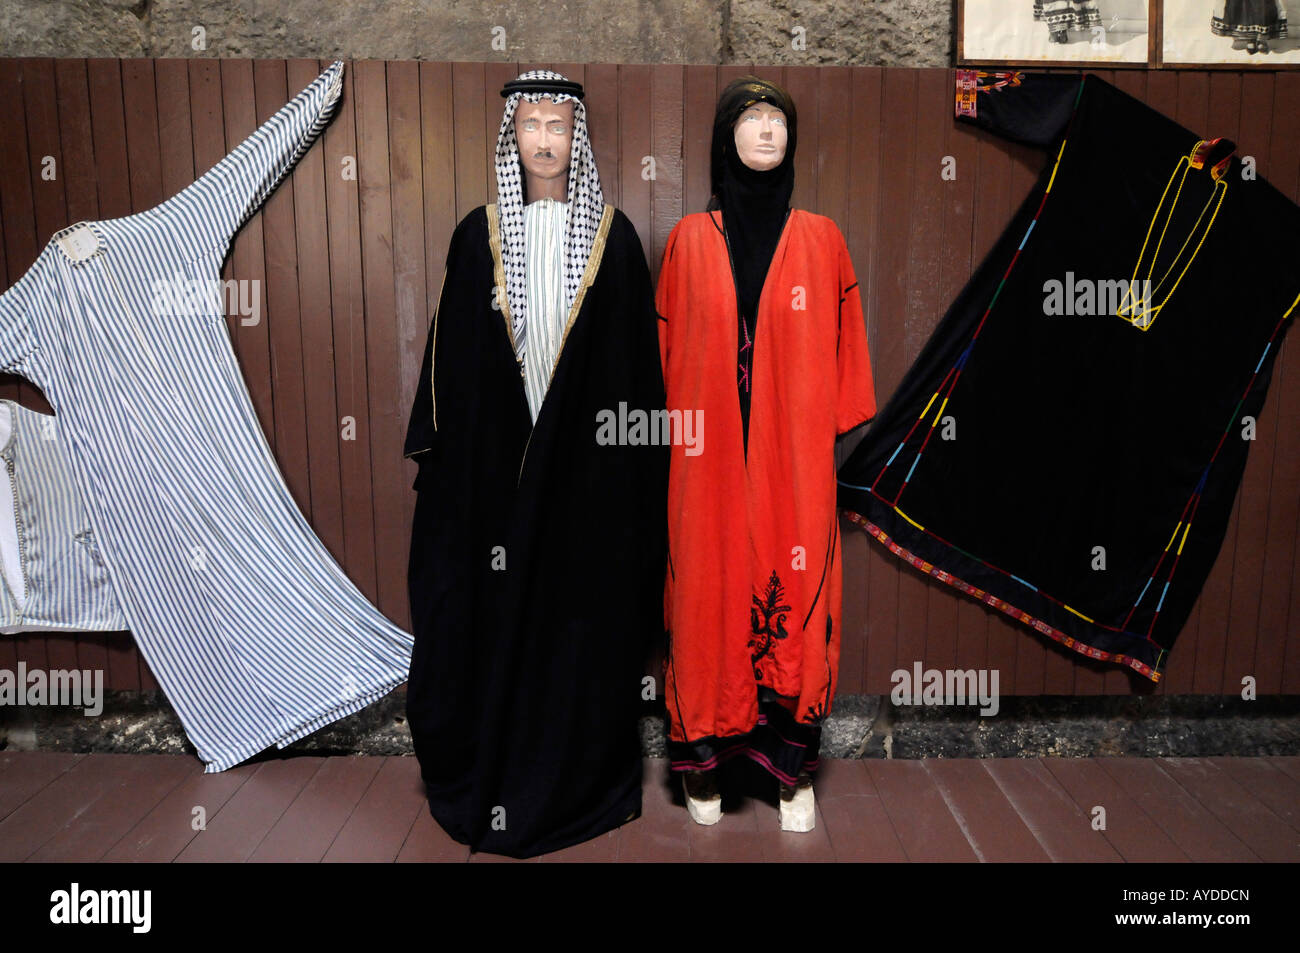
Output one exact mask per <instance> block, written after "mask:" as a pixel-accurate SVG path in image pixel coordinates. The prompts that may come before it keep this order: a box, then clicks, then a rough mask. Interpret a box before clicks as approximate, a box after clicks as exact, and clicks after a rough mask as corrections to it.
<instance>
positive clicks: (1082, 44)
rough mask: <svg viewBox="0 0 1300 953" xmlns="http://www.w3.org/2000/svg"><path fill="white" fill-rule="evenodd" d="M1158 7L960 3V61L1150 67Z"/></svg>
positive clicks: (1095, 0)
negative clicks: (1156, 9)
mask: <svg viewBox="0 0 1300 953" xmlns="http://www.w3.org/2000/svg"><path fill="white" fill-rule="evenodd" d="M1154 7H1155V3H1154V2H1149V0H958V4H957V61H958V63H962V64H988V65H1004V64H1017V65H1022V64H1026V63H1039V64H1042V65H1044V66H1111V67H1114V66H1124V65H1131V66H1150V65H1152V64H1153V63H1154V62H1155V54H1156V50H1155V35H1156V33H1155V13H1156V12H1155V9H1154Z"/></svg>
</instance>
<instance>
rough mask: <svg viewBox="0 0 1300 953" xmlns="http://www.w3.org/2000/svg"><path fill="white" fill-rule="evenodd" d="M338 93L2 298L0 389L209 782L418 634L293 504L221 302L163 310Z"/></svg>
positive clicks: (389, 666) (378, 672)
mask: <svg viewBox="0 0 1300 953" xmlns="http://www.w3.org/2000/svg"><path fill="white" fill-rule="evenodd" d="M342 80H343V63H342V62H336V63H334V64H333V65H332V66H330V67H329V69H327V70H326V71H325V72H324V73H322V74H321V75H320V76H318V77H317V78H316V79H315V80H314V81H313V82H312V83H311V85H310V86H308V87H307V88H306V89H304V90H303V91H302V92H300V93H299V94H298V95H297V96H295V97H294V98H293V99H292V100H290V101H289V103H287V104H286V105H285V106H284V107H283V108H281V109H280V110H279V111H278V112H276V113H275V114H274V115H273V116H272V117H271V118H270V119H268V120H267V121H266V122H265V123H263V124H262V125H261V126H260V127H259V128H258V129H257V130H256V131H254V132H253V134H252V135H251V136H249V137H248V138H247V139H246V140H245V141H244V142H243V143H241V144H240V145H239V146H238V147H237V148H236V149H235V150H234V151H233V152H231V153H230V154H229V155H228V156H226V157H225V158H224V159H222V160H221V161H220V162H218V163H217V164H216V165H215V166H214V167H213V168H212V169H210V170H209V171H208V172H207V173H205V174H204V175H203V176H201V177H200V178H199V179H198V181H196V182H195V183H194V184H193V185H191V186H189V187H188V188H186V189H184V190H183V191H182V192H180V193H179V194H177V195H175V196H174V197H172V198H171V199H169V200H168V201H166V202H164V203H163V204H162V205H159V206H157V207H156V208H154V209H151V210H149V211H147V212H142V213H139V214H135V215H130V216H127V217H125V218H116V219H108V220H105V221H97V222H83V223H79V224H76V225H72V226H69V227H68V228H66V229H63V230H62V231H60V232H58V233H56V234H55V236H54V238H53V239H52V240H51V241H50V243H49V244H48V245H46V246H45V248H44V249H43V250H42V252H41V253H40V255H39V256H38V258H37V259H36V262H35V263H34V264H33V265H32V267H31V268H30V269H29V270H28V271H27V272H26V273H25V274H24V275H23V276H22V277H21V278H19V279H18V281H17V283H15V284H14V286H13V287H12V288H10V289H9V290H8V291H6V292H5V293H4V294H3V295H0V371H7V372H11V373H16V374H20V375H21V376H23V377H26V378H27V379H29V380H31V381H33V382H35V383H36V385H37V386H39V387H40V389H41V391H42V392H43V393H44V394H45V396H46V398H47V399H48V400H49V402H50V404H51V406H53V407H54V410H55V413H56V414H57V415H58V419H59V422H60V437H61V439H63V440H64V441H65V448H66V450H67V453H68V456H69V458H70V459H71V461H72V464H73V471H74V473H75V476H76V479H77V483H78V486H79V487H80V490H81V498H82V503H83V505H84V506H85V508H86V511H87V513H88V514H89V517H90V524H91V527H92V529H93V531H94V535H95V540H96V543H97V544H98V547H99V550H100V553H101V555H102V557H103V559H104V563H105V565H106V566H107V569H108V574H109V577H110V579H111V581H112V585H113V590H114V592H115V594H116V596H117V600H118V603H119V604H120V606H121V608H122V611H123V612H124V614H125V615H126V618H127V621H128V623H129V627H130V629H131V632H132V634H133V635H134V637H135V640H136V644H137V645H138V646H139V648H140V651H141V653H142V654H143V655H144V658H145V660H146V661H147V662H148V663H149V667H150V669H152V671H153V674H154V676H155V677H156V678H157V679H158V683H159V685H161V687H162V689H163V692H164V693H165V694H166V696H167V699H168V701H170V702H171V704H172V706H173V707H174V708H175V709H176V713H177V715H178V716H179V717H180V721H181V724H182V726H183V727H184V729H185V733H186V735H187V736H188V737H189V739H190V741H191V742H192V743H193V744H194V747H195V748H196V749H197V751H198V755H199V758H201V759H202V760H203V761H204V762H206V768H205V770H207V771H209V772H212V771H221V770H224V769H226V768H229V767H231V766H233V765H236V764H238V763H239V762H241V761H244V760H246V759H247V758H249V757H251V756H252V755H254V754H256V753H258V752H259V751H261V750H263V749H264V748H267V747H269V746H271V745H278V746H280V747H284V746H285V745H287V744H289V743H290V742H292V741H294V740H296V739H298V738H301V737H303V736H304V735H307V734H309V733H311V732H312V731H315V730H316V729H317V728H320V727H322V726H323V725H326V724H328V723H329V722H331V721H333V720H335V719H337V718H340V717H342V716H344V715H347V714H349V713H351V712H354V711H356V710H358V709H360V708H362V707H363V706H365V705H367V704H369V703H370V702H372V701H374V700H375V699H377V698H379V697H380V696H382V695H384V694H385V693H387V692H388V691H390V690H391V689H393V688H395V687H396V686H397V685H398V684H400V683H401V682H402V681H403V680H405V678H406V675H407V671H408V668H409V663H410V652H411V643H412V639H411V636H410V635H409V634H408V633H406V632H403V631H402V630H401V629H400V628H398V627H397V626H396V625H394V624H393V623H392V622H390V621H389V620H388V619H386V618H385V617H384V616H383V615H382V614H380V612H379V611H378V610H377V609H376V608H375V607H374V606H373V605H371V603H370V602H369V600H367V599H366V597H365V596H364V595H363V594H362V593H361V592H360V591H359V590H358V589H357V587H356V586H355V585H353V584H352V582H351V581H349V579H348V577H347V576H346V575H345V574H344V572H343V570H342V569H341V568H340V567H339V565H338V563H337V562H335V560H334V558H333V557H332V556H331V555H330V553H329V551H328V550H326V549H325V547H324V545H323V544H322V543H321V541H320V540H319V539H318V538H317V537H316V535H315V533H313V532H312V528H311V526H310V524H308V522H307V520H306V518H305V517H304V516H303V514H302V512H301V511H300V510H299V509H298V507H297V505H296V504H295V502H294V499H293V497H292V496H291V495H290V493H289V488H288V487H287V486H286V484H285V481H284V478H283V476H281V474H280V470H279V468H278V466H277V465H276V461H275V458H274V456H273V455H272V453H271V450H270V447H269V446H268V444H267V442H266V437H265V435H264V434H263V433H262V428H261V425H260V423H259V422H258V418H257V414H256V412H255V411H254V408H253V404H252V401H251V400H250V399H249V396H248V390H247V388H246V387H245V385H244V380H243V376H242V374H241V373H240V369H239V363H238V361H237V360H236V358H235V352H234V350H233V348H232V347H231V342H230V332H229V330H228V329H227V326H226V321H225V317H224V316H223V314H222V305H221V301H220V297H219V296H218V295H215V294H207V295H202V296H193V297H191V298H190V299H189V300H188V301H184V302H182V304H183V306H181V307H175V306H174V305H175V303H176V302H175V300H174V299H175V297H176V295H175V292H177V291H181V290H183V286H188V283H189V282H191V281H196V282H200V283H202V284H203V286H205V287H208V288H211V287H214V286H215V284H216V282H217V281H218V280H219V278H220V274H221V265H222V262H223V260H224V259H225V257H226V252H227V249H228V248H229V247H230V244H231V242H232V240H233V238H234V235H235V233H236V232H237V231H238V230H239V227H240V226H241V225H242V224H243V222H244V221H245V220H246V219H247V218H248V217H249V216H250V215H252V214H253V213H254V212H255V211H256V210H257V209H258V207H259V206H260V205H261V204H262V202H264V201H265V200H266V197H267V196H268V195H269V194H270V193H271V192H272V190H274V188H275V186H276V185H277V184H278V183H279V182H280V180H281V179H282V178H283V177H284V176H285V175H286V174H287V173H288V172H289V170H290V169H291V168H292V167H293V165H294V163H295V162H296V161H297V160H298V158H299V157H300V156H301V155H302V154H303V153H304V152H306V151H307V149H308V148H309V147H310V146H311V144H312V142H313V141H314V140H315V139H316V138H317V136H319V135H320V133H321V131H322V130H323V129H324V127H325V125H326V124H327V123H328V121H329V119H330V117H331V116H332V115H333V113H334V109H335V107H336V105H337V103H338V101H339V97H340V95H341V93H342ZM236 277H238V276H236ZM159 283H161V286H162V287H164V288H168V287H170V288H171V289H172V297H173V301H172V306H168V305H167V304H166V303H165V302H163V303H161V304H160V301H161V300H162V298H163V297H165V296H160V295H159V294H158V288H159ZM269 320H275V317H274V316H273V315H272V316H269Z"/></svg>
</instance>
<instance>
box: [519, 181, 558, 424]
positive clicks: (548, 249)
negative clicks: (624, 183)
mask: <svg viewBox="0 0 1300 953" xmlns="http://www.w3.org/2000/svg"><path fill="white" fill-rule="evenodd" d="M568 217H569V203H568V202H557V201H556V200H555V199H550V198H546V199H538V200H537V201H536V202H530V203H529V204H527V205H525V206H524V249H525V250H524V261H525V262H526V267H525V269H524V274H525V281H526V283H527V288H528V291H527V293H528V325H529V332H528V349H527V350H526V351H524V393H525V394H526V395H527V396H528V409H529V410H530V411H531V412H532V415H533V422H534V423H536V422H537V415H538V414H539V413H541V412H542V401H543V400H545V399H546V392H547V390H549V389H550V386H551V375H552V373H553V372H554V370H555V361H556V359H557V358H558V357H559V356H560V343H561V342H562V341H563V340H564V328H565V325H566V324H567V323H568V311H569V307H568V295H567V292H566V291H565V289H564V223H565V222H566V221H567V220H568Z"/></svg>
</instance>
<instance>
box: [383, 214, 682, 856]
mask: <svg viewBox="0 0 1300 953" xmlns="http://www.w3.org/2000/svg"><path fill="white" fill-rule="evenodd" d="M608 211H609V213H611V215H610V220H609V224H608V231H607V234H606V238H605V241H604V246H603V254H602V257H601V258H600V260H599V261H600V263H599V270H598V271H597V272H596V274H595V279H594V281H593V282H592V283H591V284H590V285H589V286H587V287H586V289H585V293H584V294H583V295H582V296H581V307H580V310H579V311H578V313H577V316H576V318H575V319H574V321H573V323H572V325H571V326H570V327H569V330H568V333H567V336H566V337H565V339H564V343H563V345H562V349H561V352H560V356H559V358H558V361H557V363H556V367H555V372H554V376H553V377H552V380H551V384H550V388H549V390H548V392H547V395H546V400H545V402H544V404H543V405H542V408H541V411H540V413H539V415H538V418H537V422H536V426H535V427H533V426H532V421H531V417H530V414H529V410H528V402H527V399H526V397H525V395H524V387H523V380H522V378H521V376H520V366H519V364H518V363H517V362H516V359H515V352H514V348H513V345H512V342H511V340H510V337H509V332H508V330H507V324H506V320H505V317H504V315H503V312H502V311H501V310H500V308H499V307H498V306H496V304H495V300H496V299H495V295H494V291H493V289H494V288H495V287H497V286H500V285H502V284H503V281H502V279H501V273H500V272H499V271H497V270H496V267H497V263H496V261H494V255H493V253H492V250H491V248H490V246H489V238H490V236H489V217H488V211H487V208H486V207H479V208H477V209H475V210H474V211H473V212H471V213H470V214H469V215H468V216H466V217H465V219H464V220H463V221H461V223H460V224H459V225H458V226H457V228H456V231H455V233H454V234H453V236H452V239H451V244H450V248H449V251H448V256H447V273H446V277H445V279H444V283H443V288H442V293H441V298H440V301H439V305H438V310H437V313H436V314H435V317H434V322H433V326H432V327H431V329H430V332H429V340H428V345H427V346H426V349H425V355H424V364H423V369H422V372H421V376H420V383H419V388H418V391H417V394H416V398H415V403H414V406H413V409H412V412H411V420H410V426H409V429H408V432H407V438H406V447H405V453H406V455H407V456H413V457H414V458H415V460H416V461H417V462H418V463H419V473H418V476H417V477H416V481H415V489H416V491H417V501H416V509H415V520H414V526H413V529H412V538H411V557H410V567H409V580H410V598H411V615H412V623H413V629H414V634H415V647H414V652H413V655H412V658H411V675H410V681H409V683H408V686H407V714H408V717H409V721H410V727H411V736H412V739H413V741H414V744H415V752H416V756H417V757H418V758H419V761H420V768H421V772H422V774H423V777H424V780H425V783H426V787H427V792H428V798H429V805H430V808H431V810H432V812H433V816H434V817H435V818H436V819H437V821H438V823H439V824H441V825H442V827H443V829H444V830H446V831H447V833H448V834H450V835H451V836H452V837H454V838H455V839H456V840H458V841H460V842H461V843H465V844H469V845H471V847H473V848H474V849H475V850H482V851H489V852H492V853H500V854H507V855H510V856H515V857H528V856H533V855H535V854H541V853H546V852H549V851H553V850H557V849H559V848H562V847H566V846H569V845H571V844H574V843H577V842H579V841H583V840H586V839H588V838H591V837H595V836H597V835H599V834H601V833H604V832H605V831H608V830H610V829H612V828H614V827H616V826H618V825H620V824H622V823H624V822H625V821H627V820H630V819H631V818H634V817H636V816H638V814H639V813H640V807H641V746H640V739H639V733H638V717H639V713H640V699H641V690H642V684H641V680H642V678H643V677H644V673H645V662H646V658H647V655H648V650H649V648H650V646H651V645H652V643H653V642H654V640H656V639H658V638H661V637H662V634H663V585H664V574H665V570H666V560H667V516H666V512H665V506H666V503H665V501H666V496H667V480H668V448H667V447H666V446H661V445H644V444H643V445H616V446H604V445H601V444H600V443H599V442H598V440H597V433H598V422H599V420H598V415H600V414H602V413H605V412H612V413H613V414H615V415H617V414H619V412H620V404H624V405H626V412H627V413H629V414H631V413H632V412H633V411H635V410H637V409H641V410H644V411H653V410H656V409H658V410H661V411H662V409H663V408H664V384H663V373H662V370H661V368H660V364H659V346H658V332H657V321H658V316H657V315H656V313H655V310H654V298H653V294H652V291H651V285H650V274H649V270H648V268H647V267H646V261H645V254H644V252H643V250H642V247H641V242H640V239H639V238H638V237H637V234H636V230H635V228H634V227H633V225H632V223H631V222H630V221H628V219H627V217H626V216H625V215H624V214H623V213H622V212H620V211H617V210H615V209H609V210H608ZM493 237H495V236H493ZM497 241H498V244H497V247H498V248H499V247H500V245H499V238H497ZM599 248H600V242H599V239H598V240H597V248H596V249H594V250H593V252H592V255H593V257H595V255H596V254H597V252H598V250H599ZM501 297H502V299H504V295H502V296H501ZM629 444H630V439H629ZM502 566H504V568H501V567H502Z"/></svg>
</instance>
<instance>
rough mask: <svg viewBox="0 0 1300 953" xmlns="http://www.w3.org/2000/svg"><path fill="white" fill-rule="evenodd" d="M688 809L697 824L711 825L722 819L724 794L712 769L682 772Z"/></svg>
mask: <svg viewBox="0 0 1300 953" xmlns="http://www.w3.org/2000/svg"><path fill="white" fill-rule="evenodd" d="M682 790H683V791H684V792H685V793H686V811H687V813H688V814H690V815H691V820H693V821H694V822H695V823H696V824H703V825H705V826H709V825H712V824H716V823H718V821H720V820H722V795H721V794H720V793H718V782H717V778H716V777H715V776H714V773H713V772H712V771H684V772H682Z"/></svg>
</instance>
